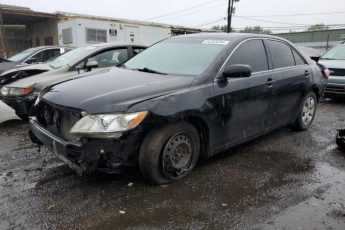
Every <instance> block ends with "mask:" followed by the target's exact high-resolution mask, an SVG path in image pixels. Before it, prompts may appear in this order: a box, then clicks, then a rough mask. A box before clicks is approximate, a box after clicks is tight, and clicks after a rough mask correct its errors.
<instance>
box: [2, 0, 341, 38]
mask: <svg viewBox="0 0 345 230" xmlns="http://www.w3.org/2000/svg"><path fill="white" fill-rule="evenodd" d="M227 2H228V1H227V0H213V1H210V0H188V1H187V0H173V1H168V0H111V1H110V0H96V1H91V0H58V1H52V0H2V1H1V3H3V4H11V5H18V6H27V7H30V8H31V9H33V10H36V11H43V12H55V11H67V12H73V13H80V14H91V15H98V16H108V17H115V18H126V19H136V20H146V21H155V22H162V23H169V24H175V25H183V26H193V27H203V28H209V27H211V26H212V25H217V24H225V20H221V19H222V18H225V17H226V11H227ZM178 11H180V13H176V12H178ZM342 11H343V12H344V13H333V14H319V15H308V16H274V17H272V16H270V17H257V16H267V15H291V14H314V13H327V12H342ZM163 16H164V17H163ZM236 16H239V17H235V18H234V21H233V27H234V28H243V27H245V26H255V25H260V26H265V27H299V26H305V25H310V24H316V23H325V24H345V0H328V1H325V0H289V1H287V0H265V1H258V0H240V2H239V3H237V4H236ZM242 16H244V17H247V19H245V18H240V17H242ZM248 17H250V19H248ZM252 19H255V20H264V21H272V22H276V23H270V22H263V21H255V20H252ZM218 20H221V21H218ZM217 21H218V22H217ZM211 22H214V23H213V24H212V23H211ZM283 23H286V24H283ZM274 32H279V31H278V30H275V31H274Z"/></svg>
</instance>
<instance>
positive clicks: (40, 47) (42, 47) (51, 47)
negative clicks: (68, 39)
mask: <svg viewBox="0 0 345 230" xmlns="http://www.w3.org/2000/svg"><path fill="white" fill-rule="evenodd" d="M60 48H71V49H73V48H74V47H68V46H37V47H31V48H29V49H32V50H36V51H39V50H44V49H60Z"/></svg>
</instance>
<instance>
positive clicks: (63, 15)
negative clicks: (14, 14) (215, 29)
mask: <svg viewBox="0 0 345 230" xmlns="http://www.w3.org/2000/svg"><path fill="white" fill-rule="evenodd" d="M56 14H57V15H58V16H59V18H60V19H61V20H67V19H70V18H82V19H91V20H101V21H110V22H119V23H127V24H135V25H143V26H154V27H162V28H170V29H172V30H176V31H178V30H183V31H191V32H202V31H206V30H202V29H198V28H192V27H185V26H179V25H171V24H165V23H156V22H147V21H139V20H131V19H123V18H113V17H101V16H95V15H87V14H76V13H70V12H63V11H57V12H56Z"/></svg>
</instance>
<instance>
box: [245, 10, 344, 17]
mask: <svg viewBox="0 0 345 230" xmlns="http://www.w3.org/2000/svg"><path fill="white" fill-rule="evenodd" d="M325 14H345V11H336V12H319V13H307V14H271V15H254V16H247V15H240V16H241V17H251V18H268V17H295V16H316V15H325Z"/></svg>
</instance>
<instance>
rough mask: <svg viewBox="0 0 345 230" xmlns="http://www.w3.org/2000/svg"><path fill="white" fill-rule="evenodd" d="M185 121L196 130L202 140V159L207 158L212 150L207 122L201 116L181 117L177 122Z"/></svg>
mask: <svg viewBox="0 0 345 230" xmlns="http://www.w3.org/2000/svg"><path fill="white" fill-rule="evenodd" d="M179 121H185V122H188V123H190V124H191V125H193V126H194V128H196V130H197V131H198V133H199V138H200V155H199V156H200V157H201V158H207V157H208V155H209V150H210V129H209V126H208V124H207V122H206V121H205V120H204V119H203V118H202V117H200V116H197V115H189V116H184V117H180V118H179V119H178V120H177V121H176V122H179Z"/></svg>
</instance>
